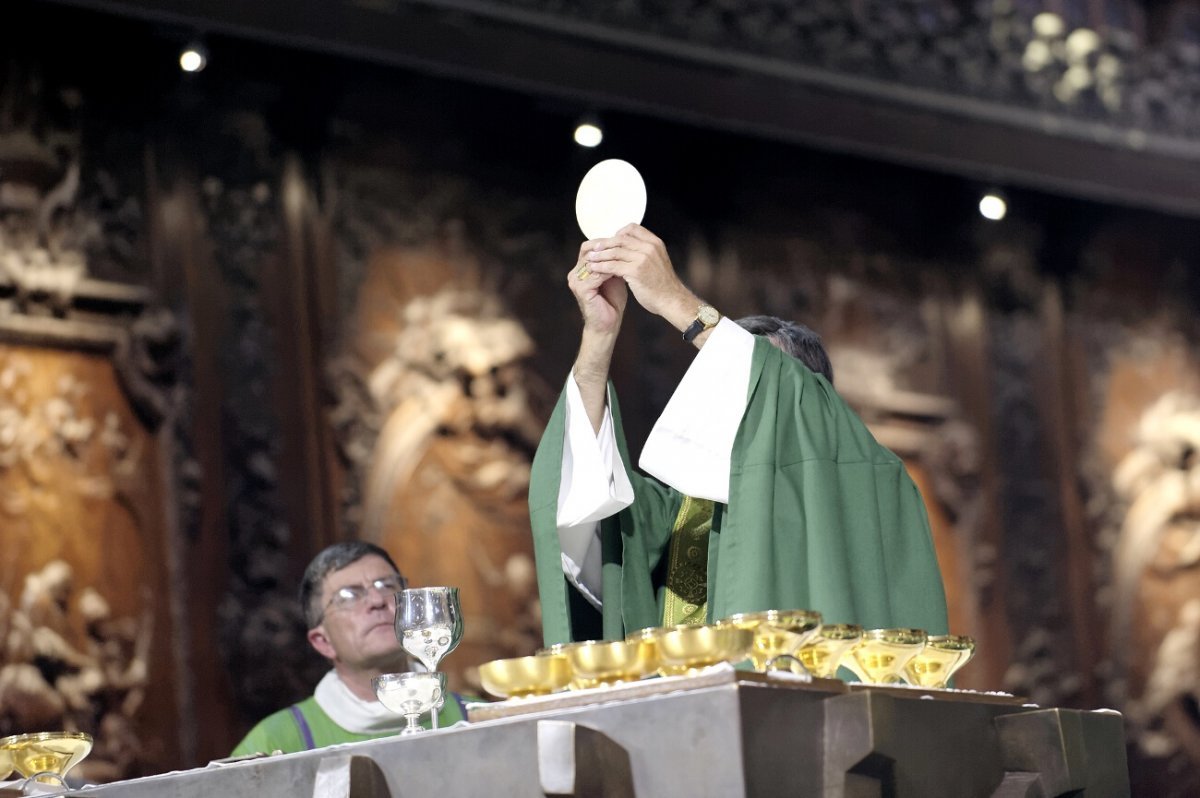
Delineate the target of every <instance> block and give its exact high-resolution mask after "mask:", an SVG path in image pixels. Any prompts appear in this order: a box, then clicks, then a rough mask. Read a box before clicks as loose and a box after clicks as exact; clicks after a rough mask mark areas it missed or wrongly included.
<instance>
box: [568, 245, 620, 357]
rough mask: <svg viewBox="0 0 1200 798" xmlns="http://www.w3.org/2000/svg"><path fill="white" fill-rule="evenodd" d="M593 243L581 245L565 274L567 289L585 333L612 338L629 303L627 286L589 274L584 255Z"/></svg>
mask: <svg viewBox="0 0 1200 798" xmlns="http://www.w3.org/2000/svg"><path fill="white" fill-rule="evenodd" d="M595 244H596V242H595V241H585V242H583V244H582V246H580V248H579V259H578V261H577V262H576V264H575V267H574V268H573V269H571V271H570V273H569V274H568V275H567V286H568V287H569V288H570V289H571V293H572V294H573V295H574V296H575V301H576V302H577V303H578V304H579V312H580V314H581V315H582V316H583V329H584V332H585V333H592V334H597V335H600V336H603V337H615V336H616V334H617V333H618V332H620V330H621V319H622V318H623V317H624V315H625V305H626V304H627V303H628V301H629V286H628V285H626V283H625V280H624V279H623V278H621V277H617V276H615V275H611V274H597V273H595V272H593V271H591V269H590V268H589V265H588V258H587V253H588V252H591V251H592V248H593V247H594V246H595Z"/></svg>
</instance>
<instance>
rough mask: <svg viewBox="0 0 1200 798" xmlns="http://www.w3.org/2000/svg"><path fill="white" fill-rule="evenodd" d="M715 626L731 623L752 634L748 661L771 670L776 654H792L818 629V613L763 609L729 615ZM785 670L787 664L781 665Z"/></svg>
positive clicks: (777, 656) (761, 668)
mask: <svg viewBox="0 0 1200 798" xmlns="http://www.w3.org/2000/svg"><path fill="white" fill-rule="evenodd" d="M717 626H719V627H720V626H734V627H737V628H738V629H749V630H750V631H751V632H753V633H754V645H753V647H752V648H751V649H750V661H751V662H752V663H754V670H756V671H759V672H765V671H767V670H770V669H771V668H772V667H773V666H772V662H773V661H774V660H776V659H777V658H779V657H795V655H796V652H797V651H798V650H799V649H800V647H801V646H802V645H804V644H805V643H806V642H808V640H809V638H811V637H812V636H813V635H815V634H816V633H817V632H818V631H820V629H821V613H819V612H813V611H811V610H766V611H764V612H743V613H738V614H737V615H730V616H729V617H728V618H726V619H725V620H723V621H718V622H717ZM782 669H783V670H788V669H789V668H788V667H787V666H783V667H782Z"/></svg>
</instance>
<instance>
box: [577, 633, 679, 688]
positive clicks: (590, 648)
mask: <svg viewBox="0 0 1200 798" xmlns="http://www.w3.org/2000/svg"><path fill="white" fill-rule="evenodd" d="M564 653H565V654H566V656H567V659H569V660H570V661H571V670H572V672H573V673H574V674H575V679H576V680H577V681H579V682H581V683H584V684H588V685H601V684H617V683H619V682H636V681H637V680H638V679H641V678H642V677H643V676H646V675H648V674H651V673H653V672H654V671H655V669H656V668H657V667H658V656H657V648H656V647H655V645H654V644H653V643H648V642H646V641H645V640H587V641H584V642H582V643H575V644H574V645H569V646H566V648H565V652H564Z"/></svg>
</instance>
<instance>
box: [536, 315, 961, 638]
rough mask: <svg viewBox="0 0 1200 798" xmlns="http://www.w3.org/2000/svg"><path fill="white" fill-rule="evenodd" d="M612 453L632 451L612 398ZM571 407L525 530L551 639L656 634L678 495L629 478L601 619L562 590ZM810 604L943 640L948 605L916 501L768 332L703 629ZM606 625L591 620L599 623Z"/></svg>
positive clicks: (840, 406) (542, 468)
mask: <svg viewBox="0 0 1200 798" xmlns="http://www.w3.org/2000/svg"><path fill="white" fill-rule="evenodd" d="M610 396H613V397H614V399H613V401H612V417H613V425H614V430H615V432H616V437H617V447H618V450H619V451H620V453H621V459H622V461H623V462H624V463H626V464H628V463H629V462H630V460H629V452H628V449H627V446H626V443H625V437H624V432H623V430H622V427H621V414H620V410H619V407H618V405H617V402H616V400H615V394H614V393H612V392H611V391H610ZM565 421H566V397H565V394H564V396H561V397H560V398H559V402H558V405H557V406H556V407H555V409H554V413H553V415H552V416H551V417H550V422H549V424H548V425H547V427H546V432H545V434H544V436H543V437H542V441H541V444H539V446H538V451H537V454H536V455H535V457H534V460H533V474H532V479H531V483H530V489H529V509H530V520H531V523H532V527H533V535H534V552H535V555H536V559H537V572H538V589H539V592H540V595H541V604H542V626H543V633H544V635H545V642H546V644H547V645H551V644H554V643H562V642H567V641H570V640H580V639H585V638H587V637H595V636H603V637H605V638H608V639H617V638H621V637H623V636H624V635H625V634H627V633H628V632H631V631H634V630H637V629H641V628H645V627H647V626H659V625H661V624H662V618H663V607H664V604H663V602H664V585H663V584H662V582H663V581H664V574H665V573H666V571H667V568H665V567H664V563H663V560H664V558H666V557H667V552H668V548H669V544H670V540H671V530H672V527H673V526H674V524H675V522H676V519H677V516H678V515H679V510H680V506H681V504H682V502H683V498H684V497H683V496H681V495H680V494H679V493H678V492H677V491H674V490H672V489H670V488H668V487H666V486H664V485H662V484H660V483H658V482H657V481H655V480H653V479H650V478H647V477H643V476H641V475H640V474H637V473H636V472H634V471H632V470H631V469H629V480H630V483H631V484H632V485H633V489H634V497H635V498H634V502H633V504H632V505H631V506H630V507H628V508H626V509H625V510H622V511H621V512H619V513H617V514H616V515H615V516H612V517H610V518H606V519H604V521H602V522H601V525H600V537H601V559H602V563H603V564H602V570H601V574H602V577H601V578H602V590H603V596H602V599H603V608H604V609H603V612H602V613H597V612H596V610H595V609H594V608H593V607H592V606H591V605H590V604H589V603H587V602H586V601H585V600H583V599H582V597H581V596H580V595H579V593H578V591H577V590H575V589H574V588H573V587H572V586H571V584H570V583H569V582H568V581H567V579H566V576H565V575H564V574H563V570H562V552H561V548H560V546H559V541H558V527H557V519H556V516H557V508H558V486H559V477H560V471H561V467H562V453H563V440H564V437H565ZM767 609H811V610H816V611H818V612H820V613H821V614H822V615H823V616H824V618H825V620H826V622H828V623H857V624H861V625H862V626H863V627H865V628H868V629H878V628H891V627H910V628H920V629H925V630H926V631H927V632H929V633H930V634H945V633H946V631H947V620H946V597H945V593H944V591H943V588H942V577H941V572H940V571H939V569H938V564H937V558H936V556H935V553H934V549H933V541H932V539H931V536H930V531H929V519H928V517H927V516H926V513H925V505H924V503H923V502H922V500H921V495H920V493H919V492H918V490H917V487H916V485H915V484H913V481H912V479H911V478H910V477H909V476H908V472H907V471H906V470H905V468H904V464H903V462H901V460H900V458H899V457H897V456H896V455H895V454H893V453H892V452H891V451H889V450H888V449H886V448H884V447H883V446H882V445H880V444H879V443H878V442H877V441H876V440H875V438H874V437H873V436H872V435H871V433H870V432H869V431H868V430H867V428H866V425H864V424H863V422H862V420H861V419H859V417H858V416H857V415H856V414H855V413H854V411H853V410H851V409H850V407H849V406H848V405H847V404H846V402H845V401H844V400H843V399H842V398H841V397H840V396H839V395H838V394H837V392H836V391H834V389H833V387H832V386H831V385H830V384H829V383H828V382H827V381H826V380H825V378H824V377H822V376H820V375H818V374H814V373H813V372H812V371H810V370H809V369H808V368H807V367H806V366H805V365H804V364H802V363H801V362H800V361H798V360H796V359H795V358H793V357H791V356H790V355H788V354H786V353H784V352H782V351H780V350H779V349H777V348H775V347H774V346H772V345H771V344H770V342H769V341H768V340H767V339H766V338H763V337H761V336H759V337H756V340H755V342H754V359H753V363H752V365H751V369H750V383H749V395H748V401H747V406H746V411H745V414H744V415H743V416H742V421H741V425H740V427H739V428H738V432H737V436H736V439H735V441H734V446H733V452H732V459H731V465H730V473H729V504H728V505H718V506H717V513H716V516H715V518H714V521H713V524H712V530H711V531H710V532H709V544H708V573H707V611H706V617H707V620H708V621H710V622H711V621H714V620H718V619H721V618H725V617H727V616H729V615H732V614H734V613H737V612H755V611H759V610H767ZM597 616H600V617H597Z"/></svg>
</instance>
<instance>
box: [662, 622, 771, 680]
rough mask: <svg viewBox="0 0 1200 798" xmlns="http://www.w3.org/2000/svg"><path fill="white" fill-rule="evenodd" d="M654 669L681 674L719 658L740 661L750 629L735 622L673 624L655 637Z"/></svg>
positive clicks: (747, 648) (745, 652) (750, 638)
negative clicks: (655, 656) (656, 653)
mask: <svg viewBox="0 0 1200 798" xmlns="http://www.w3.org/2000/svg"><path fill="white" fill-rule="evenodd" d="M655 641H656V643H657V645H658V672H659V673H660V674H662V675H663V676H682V675H684V674H686V673H690V672H692V671H695V670H699V669H700V668H706V667H708V666H710V665H716V664H717V663H720V662H741V661H742V660H744V659H746V658H747V657H748V656H749V655H750V648H751V647H752V646H753V645H754V632H751V631H750V630H749V629H738V628H737V627H736V626H674V627H671V628H669V629H663V630H662V631H661V632H660V633H659V635H658V636H657V637H656V638H655Z"/></svg>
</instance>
